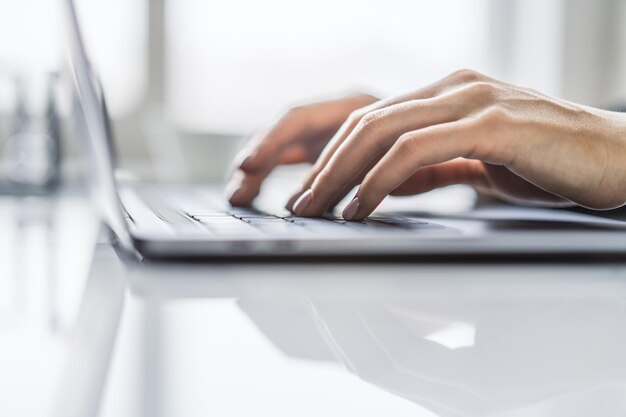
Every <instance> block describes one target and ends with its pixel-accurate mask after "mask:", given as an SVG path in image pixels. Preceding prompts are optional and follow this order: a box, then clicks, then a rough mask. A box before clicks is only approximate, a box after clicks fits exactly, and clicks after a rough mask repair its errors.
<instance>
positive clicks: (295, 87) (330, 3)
mask: <svg viewBox="0 0 626 417" xmlns="http://www.w3.org/2000/svg"><path fill="white" fill-rule="evenodd" d="M77 2H78V7H79V15H80V16H79V17H80V19H81V23H82V26H83V32H84V36H85V37H86V39H87V48H88V50H89V53H90V55H91V59H92V61H93V63H94V66H95V68H96V70H97V71H98V73H99V75H100V76H101V78H102V81H103V84H104V89H105V92H106V96H107V99H108V104H109V107H110V110H111V113H112V115H113V117H114V119H115V130H116V134H117V140H118V146H119V148H120V153H121V163H122V166H123V167H124V168H129V169H131V170H133V171H134V172H136V173H138V175H139V176H140V177H142V178H158V179H160V180H172V181H180V180H196V181H206V180H211V179H221V178H222V177H223V176H224V170H225V167H226V166H227V164H228V162H229V160H230V158H231V156H232V155H233V153H234V152H235V151H236V149H237V148H238V147H239V146H240V145H241V143H242V140H243V138H245V137H246V136H248V135H249V134H251V133H252V132H254V131H255V130H257V129H259V128H261V127H264V126H267V125H268V124H270V123H271V122H272V121H273V120H275V119H276V117H278V116H279V115H280V113H281V112H282V111H284V110H285V109H287V108H288V107H290V106H292V105H295V104H300V103H304V102H307V101H311V100H321V99H325V98H331V97H335V96H338V95H342V94H347V93H350V92H354V91H364V92H369V93H373V94H375V95H378V96H381V97H382V96H387V95H393V94H398V93H401V92H405V91H408V90H412V89H415V88H417V87H419V86H421V85H423V84H425V83H429V82H432V81H434V80H436V79H438V78H441V77H443V76H445V75H446V74H448V73H450V72H452V71H454V70H456V69H460V68H472V69H476V70H479V71H481V72H485V73H487V74H489V75H492V76H494V77H498V78H501V79H503V80H506V81H509V82H512V83H517V84H521V85H524V86H528V87H532V88H535V89H537V90H540V91H542V92H545V93H547V94H550V95H555V96H559V97H563V98H566V99H570V100H573V101H577V102H582V103H586V104H590V105H595V106H601V107H607V108H621V107H622V106H623V105H624V103H626V25H624V22H626V0H596V1H593V2H590V1H585V0H509V1H504V0H472V1H467V0H438V1H425V0H410V1H409V0H388V1H385V2H379V1H369V0H318V1H316V2H298V1H287V0H265V1H262V2H259V1H251V0H233V1H213V0H175V1H174V0H152V1H149V0H109V1H106V2H102V1H96V0H77ZM58 6H59V0H28V1H14V0H0V10H2V12H1V13H0V33H1V34H2V36H0V144H1V145H2V146H1V147H0V155H3V156H2V159H1V161H2V173H3V176H4V177H13V180H14V181H15V178H17V181H18V182H19V181H20V180H24V176H25V175H26V174H24V172H21V173H19V174H17V175H16V174H15V172H14V171H15V170H16V169H17V168H16V167H15V165H16V162H15V161H16V158H17V159H19V158H20V157H21V156H20V155H22V154H23V152H21V151H19V150H18V151H16V149H15V148H16V144H15V142H16V139H15V133H16V132H19V131H24V130H29V131H31V130H33V128H32V127H30V128H28V129H25V128H24V127H23V126H22V127H21V128H20V124H22V125H23V124H24V121H23V119H25V118H26V119H28V120H29V122H28V123H30V124H33V123H34V122H33V120H35V121H36V120H37V117H38V118H41V117H42V115H43V116H46V115H47V117H50V111H51V109H50V106H51V103H53V104H54V106H53V107H54V109H53V110H54V112H56V113H59V115H58V117H59V119H60V120H63V118H64V117H65V116H66V115H67V110H66V108H67V107H69V106H66V105H64V103H63V101H64V100H63V98H62V96H63V94H62V92H59V91H58V90H62V88H61V87H59V86H62V83H59V82H58V77H57V76H56V74H57V73H59V70H60V68H61V67H62V65H63V61H64V60H63V48H62V45H61V39H62V36H61V31H60V28H59V22H58V10H57V9H58ZM58 96H59V97H60V98H59V97H58ZM30 116H33V117H30ZM48 125H49V123H48ZM48 125H45V124H44V126H43V127H41V126H39V130H41V129H44V130H45V129H46V128H49V127H50V126H48ZM20 129H21V130H20ZM35 130H36V129H35ZM58 136H59V137H60V138H58V139H59V143H60V145H58V146H57V145H55V147H56V148H58V153H59V154H60V155H59V156H58V159H59V160H60V161H61V166H62V172H61V174H60V178H61V179H60V181H73V180H75V179H77V178H80V177H81V172H82V168H81V160H82V158H81V153H80V149H79V148H78V147H77V146H76V145H75V142H76V141H74V140H73V139H72V138H71V134H69V132H64V131H61V132H59V133H58ZM20 138H21V137H20ZM55 140H56V139H55ZM17 142H18V144H21V143H23V142H24V140H23V138H21V139H19V140H18V141H17ZM31 142H33V143H34V144H33V143H30V142H29V143H30V145H29V147H30V148H37V147H38V146H39V145H37V144H36V141H31ZM39 148H42V146H39ZM49 148H50V147H49V146H48V147H46V146H43V148H42V149H43V150H41V149H40V153H45V151H47V150H49ZM53 153H54V152H53ZM16 155H17V156H16ZM53 156H54V155H53ZM42 164H44V162H42V161H38V162H37V161H35V162H33V161H30V162H29V161H26V162H23V163H21V165H20V166H18V168H21V169H22V171H24V170H27V168H28V169H31V168H32V167H33V166H34V168H32V169H34V170H37V169H39V171H40V177H41V176H42V175H44V174H41V172H44V171H45V167H43V168H42V166H43V165H42ZM18 165H19V164H18ZM44 165H45V164H44ZM29 167H30V168H29ZM37 167H39V168H37ZM12 170H13V171H12ZM29 172H30V171H29ZM44 176H45V175H44ZM26 177H28V175H26ZM28 178H30V177H28ZM28 178H27V179H28ZM35 178H38V177H37V176H35Z"/></svg>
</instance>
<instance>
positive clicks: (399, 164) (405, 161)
mask: <svg viewBox="0 0 626 417" xmlns="http://www.w3.org/2000/svg"><path fill="white" fill-rule="evenodd" d="M480 133H483V132H479V129H478V123H475V122H473V121H468V119H465V120H459V121H455V122H451V123H445V124H440V125H435V126H430V127H427V128H424V129H420V130H417V131H413V132H409V133H406V134H404V135H402V136H401V137H400V139H399V140H398V141H397V142H396V143H395V144H394V146H393V147H392V148H391V149H390V150H389V152H388V153H387V154H386V155H385V156H384V157H383V158H382V159H381V160H380V161H379V162H378V164H376V166H375V167H374V168H372V170H371V171H370V172H369V173H368V174H367V176H366V177H365V179H364V180H363V183H362V184H361V186H360V187H359V190H358V191H357V194H356V197H355V198H354V199H353V200H352V201H351V202H350V203H349V204H348V205H347V206H346V207H345V209H344V211H343V215H344V218H346V220H362V219H364V218H365V217H367V216H368V215H369V214H371V212H372V211H374V209H376V207H378V205H379V204H380V202H381V201H382V200H383V199H384V198H385V197H386V196H387V195H389V194H390V193H391V192H392V191H393V190H395V189H396V188H398V187H399V186H400V185H401V184H403V183H404V182H406V181H407V179H408V178H409V177H411V176H412V175H413V174H414V173H416V172H417V170H418V169H420V168H422V167H424V166H429V165H434V164H440V163H443V162H446V161H451V160H453V159H456V158H468V157H469V158H471V159H481V158H480V154H481V151H482V149H481V146H479V144H480V141H478V140H477V139H476V136H477V135H478V134H480Z"/></svg>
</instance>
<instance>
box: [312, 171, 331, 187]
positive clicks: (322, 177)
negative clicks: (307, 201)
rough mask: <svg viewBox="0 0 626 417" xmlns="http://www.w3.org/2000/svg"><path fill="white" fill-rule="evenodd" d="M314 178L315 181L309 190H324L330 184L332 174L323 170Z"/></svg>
mask: <svg viewBox="0 0 626 417" xmlns="http://www.w3.org/2000/svg"><path fill="white" fill-rule="evenodd" d="M314 178H315V179H314V181H313V184H312V185H311V188H313V189H319V188H320V187H321V188H324V187H326V185H327V184H329V183H330V181H331V178H332V174H331V172H330V170H329V169H327V168H324V169H322V170H321V171H319V172H318V173H317V175H316V176H315V177H314Z"/></svg>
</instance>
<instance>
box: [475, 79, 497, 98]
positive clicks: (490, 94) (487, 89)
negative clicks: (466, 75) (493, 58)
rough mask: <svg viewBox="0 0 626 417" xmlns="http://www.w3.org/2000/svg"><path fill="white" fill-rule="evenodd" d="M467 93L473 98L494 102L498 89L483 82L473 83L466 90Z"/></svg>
mask: <svg viewBox="0 0 626 417" xmlns="http://www.w3.org/2000/svg"><path fill="white" fill-rule="evenodd" d="M468 91H469V92H470V93H471V94H472V95H473V96H475V97H478V98H479V99H481V100H486V101H493V100H495V99H496V96H497V94H498V88H497V87H496V86H495V85H494V84H492V83H489V82H485V81H478V82H475V83H473V84H472V85H471V86H470V87H469V88H468Z"/></svg>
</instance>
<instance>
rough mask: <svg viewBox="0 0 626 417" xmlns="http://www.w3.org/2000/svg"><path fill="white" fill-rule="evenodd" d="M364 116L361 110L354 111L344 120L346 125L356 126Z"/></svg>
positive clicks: (364, 113) (364, 112)
mask: <svg viewBox="0 0 626 417" xmlns="http://www.w3.org/2000/svg"><path fill="white" fill-rule="evenodd" d="M366 114H367V112H366V111H365V110H364V109H362V108H361V109H357V110H354V111H353V112H352V113H350V115H349V116H348V118H347V119H346V123H347V124H348V125H350V126H356V125H357V124H358V123H359V122H360V121H361V119H362V118H363V116H365V115H366Z"/></svg>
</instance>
